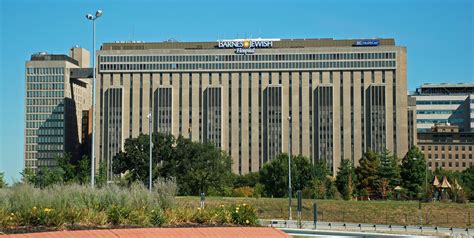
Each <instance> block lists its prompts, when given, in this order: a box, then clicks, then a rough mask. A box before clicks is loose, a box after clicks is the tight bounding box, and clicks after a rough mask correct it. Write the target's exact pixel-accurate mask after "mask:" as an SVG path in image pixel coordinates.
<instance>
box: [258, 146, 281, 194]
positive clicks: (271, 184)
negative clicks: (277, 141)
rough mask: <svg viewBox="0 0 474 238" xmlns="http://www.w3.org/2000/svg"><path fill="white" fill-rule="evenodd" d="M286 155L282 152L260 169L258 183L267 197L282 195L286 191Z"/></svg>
mask: <svg viewBox="0 0 474 238" xmlns="http://www.w3.org/2000/svg"><path fill="white" fill-rule="evenodd" d="M287 157H288V156H287V155H285V154H283V155H280V156H277V157H276V158H275V159H272V160H270V161H269V162H267V163H265V164H264V165H263V167H262V168H261V169H260V171H259V173H260V183H261V184H263V187H264V194H265V195H266V196H268V197H270V196H272V197H284V196H285V195H286V194H287V193H288V158H287Z"/></svg>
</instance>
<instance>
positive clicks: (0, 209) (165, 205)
mask: <svg viewBox="0 0 474 238" xmlns="http://www.w3.org/2000/svg"><path fill="white" fill-rule="evenodd" d="M175 190H176V184H175V182H174V181H161V182H160V181H158V182H157V183H155V186H154V191H153V192H152V193H150V192H149V191H148V190H147V189H146V188H145V187H144V186H143V185H140V184H133V185H132V186H130V187H118V186H115V185H110V186H106V187H103V188H95V189H92V188H91V187H90V186H81V185H74V184H73V185H55V186H52V187H47V188H45V189H39V188H34V187H33V186H31V185H28V184H22V185H18V186H14V187H11V188H2V189H0V234H2V232H6V233H16V232H31V231H45V230H56V229H92V228H114V227H156V226H224V225H225V226H235V225H239V226H255V225H257V223H258V217H257V215H256V210H255V209H254V208H253V207H251V206H249V205H247V204H235V203H232V204H226V205H220V204H219V205H215V206H206V208H205V209H201V208H199V205H196V206H187V207H180V206H176V204H175V203H174V201H175V199H174V195H175V192H174V191H175Z"/></svg>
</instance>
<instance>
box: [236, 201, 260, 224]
mask: <svg viewBox="0 0 474 238" xmlns="http://www.w3.org/2000/svg"><path fill="white" fill-rule="evenodd" d="M229 209H230V216H231V218H232V220H231V222H232V223H233V224H237V225H244V226H252V225H256V224H257V223H258V218H257V212H256V210H255V208H253V207H252V206H250V205H247V204H245V203H244V204H242V205H230V207H229Z"/></svg>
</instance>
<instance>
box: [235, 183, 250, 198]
mask: <svg viewBox="0 0 474 238" xmlns="http://www.w3.org/2000/svg"><path fill="white" fill-rule="evenodd" d="M254 191H255V189H254V188H251V187H247V186H245V187H240V188H234V190H233V191H232V196H233V197H246V198H249V197H253V194H254Z"/></svg>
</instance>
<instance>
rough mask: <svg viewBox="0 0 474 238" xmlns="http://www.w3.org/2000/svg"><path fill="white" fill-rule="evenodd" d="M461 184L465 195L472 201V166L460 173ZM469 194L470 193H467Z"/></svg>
mask: <svg viewBox="0 0 474 238" xmlns="http://www.w3.org/2000/svg"><path fill="white" fill-rule="evenodd" d="M461 180H462V184H464V189H465V190H468V191H466V194H467V195H468V196H469V197H470V198H471V199H472V198H474V194H473V193H474V166H472V165H471V166H470V167H469V168H467V169H466V170H464V171H462V173H461ZM468 192H470V193H468Z"/></svg>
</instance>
